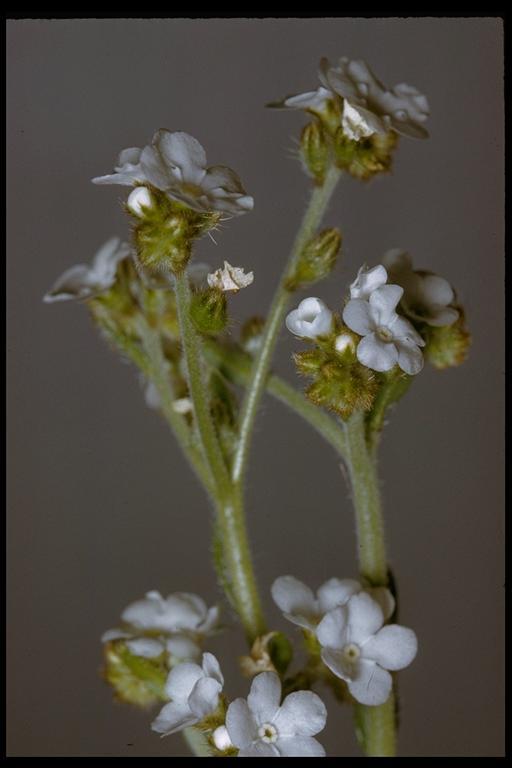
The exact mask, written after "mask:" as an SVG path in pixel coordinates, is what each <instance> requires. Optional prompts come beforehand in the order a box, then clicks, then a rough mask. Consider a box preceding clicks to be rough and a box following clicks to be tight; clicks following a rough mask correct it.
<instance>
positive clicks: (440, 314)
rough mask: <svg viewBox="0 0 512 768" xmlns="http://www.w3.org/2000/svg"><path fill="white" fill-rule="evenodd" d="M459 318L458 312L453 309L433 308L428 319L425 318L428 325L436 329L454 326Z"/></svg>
mask: <svg viewBox="0 0 512 768" xmlns="http://www.w3.org/2000/svg"><path fill="white" fill-rule="evenodd" d="M458 317H459V312H458V310H456V309H454V308H453V307H439V308H435V307H434V308H432V309H431V311H430V314H429V316H428V317H425V321H426V322H427V323H428V325H433V326H435V327H441V326H445V325H453V323H455V322H456V321H457V319H458Z"/></svg>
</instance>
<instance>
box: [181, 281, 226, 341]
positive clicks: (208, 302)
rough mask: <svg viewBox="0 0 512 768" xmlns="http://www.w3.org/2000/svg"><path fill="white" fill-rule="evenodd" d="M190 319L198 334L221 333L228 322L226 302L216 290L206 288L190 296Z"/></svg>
mask: <svg viewBox="0 0 512 768" xmlns="http://www.w3.org/2000/svg"><path fill="white" fill-rule="evenodd" d="M190 317H191V318H192V322H193V323H194V325H195V327H196V329H197V330H198V331H199V332H200V333H212V334H217V333H221V331H223V330H224V328H225V327H226V323H227V321H228V313H227V300H226V296H225V294H224V293H223V292H222V291H220V290H219V289H218V288H207V289H206V290H204V291H198V292H197V293H194V294H193V295H192V298H191V301H190Z"/></svg>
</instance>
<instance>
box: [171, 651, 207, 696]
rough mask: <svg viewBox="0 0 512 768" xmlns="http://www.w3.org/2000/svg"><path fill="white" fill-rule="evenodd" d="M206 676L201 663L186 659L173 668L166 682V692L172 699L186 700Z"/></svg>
mask: <svg viewBox="0 0 512 768" xmlns="http://www.w3.org/2000/svg"><path fill="white" fill-rule="evenodd" d="M202 677H204V672H203V670H202V669H201V667H200V666H199V664H192V663H191V662H188V661H185V662H183V664H178V666H176V667H174V668H173V669H171V671H170V672H169V675H168V677H167V681H166V683H165V692H166V694H167V696H168V697H169V698H170V699H173V700H174V701H177V702H180V701H181V702H186V701H187V699H188V697H189V696H190V694H191V692H192V689H193V687H194V685H195V684H196V683H197V681H198V680H200V679H201V678H202Z"/></svg>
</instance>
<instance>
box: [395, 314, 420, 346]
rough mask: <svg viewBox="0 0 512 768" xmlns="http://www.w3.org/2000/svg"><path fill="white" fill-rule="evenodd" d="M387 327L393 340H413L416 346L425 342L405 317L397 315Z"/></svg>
mask: <svg viewBox="0 0 512 768" xmlns="http://www.w3.org/2000/svg"><path fill="white" fill-rule="evenodd" d="M388 327H389V330H390V331H391V333H392V334H393V338H394V339H395V340H400V341H407V342H413V343H414V344H416V345H417V346H418V347H424V346H425V342H424V341H423V339H422V338H421V336H420V334H419V333H418V331H417V330H416V329H415V328H414V326H413V325H412V323H410V322H409V320H406V319H405V317H400V316H399V315H397V316H396V318H395V320H393V321H392V322H391V323H390V325H389V326H388Z"/></svg>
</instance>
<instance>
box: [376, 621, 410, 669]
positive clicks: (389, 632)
mask: <svg viewBox="0 0 512 768" xmlns="http://www.w3.org/2000/svg"><path fill="white" fill-rule="evenodd" d="M417 651H418V640H417V637H416V635H415V633H414V632H413V631H412V629H408V628H407V627H401V626H399V625H398V624H390V625H388V626H387V627H382V629H381V630H379V632H377V634H376V635H374V636H373V637H370V639H369V640H368V641H367V642H366V643H365V645H364V647H363V655H364V658H365V659H372V660H373V661H375V662H377V664H379V665H380V666H381V667H384V669H391V670H396V669H404V667H408V666H409V664H410V663H411V662H412V661H413V659H414V657H415V656H416V653H417Z"/></svg>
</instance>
